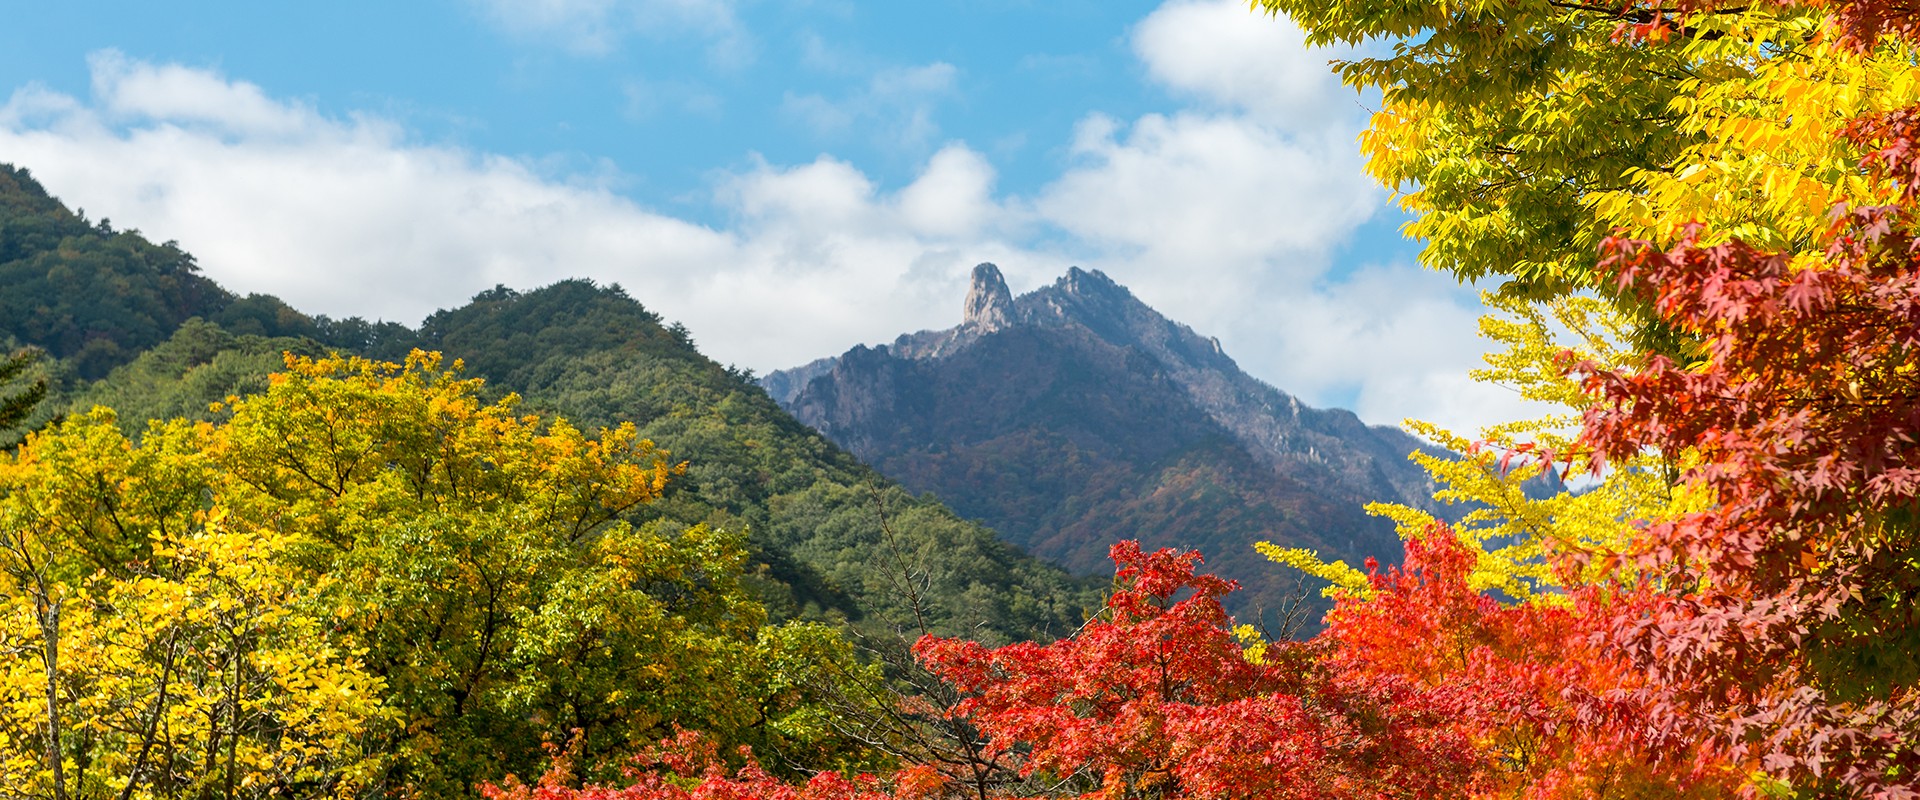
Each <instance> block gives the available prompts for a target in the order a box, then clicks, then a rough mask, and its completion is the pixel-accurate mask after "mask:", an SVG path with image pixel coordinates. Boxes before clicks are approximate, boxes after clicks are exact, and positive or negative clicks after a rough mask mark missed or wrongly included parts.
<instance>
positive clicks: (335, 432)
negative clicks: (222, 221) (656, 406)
mask: <svg viewBox="0 0 1920 800" xmlns="http://www.w3.org/2000/svg"><path fill="white" fill-rule="evenodd" d="M286 364H287V371H286V372H284V373H281V374H279V375H276V376H275V377H274V379H273V380H272V383H271V386H270V387H269V388H268V389H267V390H266V392H265V393H263V394H260V395H257V396H253V397H248V398H244V399H241V398H235V399H230V400H229V401H228V402H227V403H226V404H224V405H223V406H222V408H221V409H220V412H219V415H218V417H219V418H218V419H217V420H216V421H214V422H198V423H195V422H187V421H174V422H170V423H155V424H154V425H152V426H150V427H149V428H148V429H147V431H146V432H145V433H144V435H142V436H141V437H140V439H139V440H138V442H137V443H136V442H135V441H132V440H130V439H129V438H128V437H127V436H125V435H124V434H123V433H122V432H121V431H120V430H119V427H118V424H117V420H116V419H115V418H114V415H113V414H112V413H111V412H110V411H107V410H105V409H97V410H95V411H93V412H91V413H88V414H84V415H80V416H78V417H76V418H74V419H73V420H70V421H68V422H66V423H63V424H61V425H58V426H55V427H53V428H51V429H49V430H48V431H45V432H43V433H40V434H36V435H34V436H31V437H29V439H28V440H27V442H26V444H25V445H24V446H23V447H22V448H21V450H20V451H19V452H18V453H17V454H14V455H11V456H7V457H5V458H4V459H0V589H4V590H3V591H0V598H3V599H4V602H3V603H0V699H3V700H4V702H0V783H4V785H7V786H8V787H10V788H12V789H15V790H17V791H18V792H20V793H22V794H24V795H26V796H30V797H53V798H59V799H60V800H65V798H68V797H75V798H79V797H105V796H114V797H122V798H132V797H146V796H161V797H174V796H209V797H229V798H230V797H240V796H246V797H255V796H287V795H293V796H360V795H373V794H380V795H385V794H399V795H413V796H435V797H447V796H461V795H466V794H469V793H471V792H472V791H473V789H474V785H475V784H476V783H477V782H478V781H480V780H482V779H490V778H498V777H501V776H504V775H505V774H507V773H508V772H510V771H513V770H522V769H525V768H526V767H528V766H532V765H535V764H536V763H537V759H538V758H539V755H540V752H541V750H540V745H541V743H542V742H543V741H550V742H560V741H567V740H569V738H571V737H577V739H576V741H577V742H578V748H579V749H578V755H579V757H580V758H579V765H580V769H581V770H582V771H583V774H587V775H604V774H605V772H604V770H606V769H610V768H612V765H618V764H622V763H625V762H626V760H627V759H628V757H629V756H630V755H632V754H633V753H634V752H635V751H636V749H637V748H638V747H639V746H640V745H641V744H642V743H645V742H650V741H653V740H656V739H658V738H660V737H662V736H665V735H668V734H669V733H671V732H672V731H673V730H674V726H675V725H676V724H684V725H688V726H697V727H699V728H700V729H702V730H705V731H708V732H710V734H711V735H712V736H714V737H716V739H717V740H718V741H720V742H723V743H726V744H729V745H731V744H735V743H744V744H753V745H756V746H758V747H760V748H761V749H762V750H763V751H766V752H778V753H780V754H781V755H782V756H783V757H784V758H787V759H790V760H791V761H792V763H794V764H801V765H804V764H816V763H837V760H838V759H841V758H843V756H845V755H846V753H847V750H846V748H844V747H843V746H842V745H840V744H839V743H837V740H835V739H834V738H833V736H832V734H831V732H830V731H829V730H828V729H827V728H826V727H825V726H824V725H823V724H822V723H821V722H820V720H819V719H818V713H817V711H816V710H815V706H814V701H813V695H812V694H811V692H810V690H809V688H808V687H809V686H811V685H812V684H811V682H810V681H809V676H810V673H811V671H814V670H821V669H828V668H831V666H832V665H834V664H836V663H838V662H841V661H849V660H850V659H851V655H850V652H849V648H848V646H847V644H846V642H845V641H844V640H843V639H841V638H840V637H839V636H838V634H837V633H835V632H834V631H833V630H831V629H829V628H827V627H825V626H822V625H817V624H804V623H794V624H787V625H780V626H770V625H767V624H765V612H764V610H763V609H761V608H760V606H759V604H758V603H756V602H754V601H753V600H752V599H751V597H750V596H749V595H748V594H747V592H746V591H745V590H744V588H743V587H742V585H741V570H742V567H743V565H744V563H745V558H746V556H745V549H744V543H743V541H742V536H741V535H740V534H739V533H732V532H725V531H718V530H713V529H709V528H706V527H704V526H693V527H672V526H666V525H659V524H650V525H644V526H635V525H633V524H630V523H629V522H628V521H627V520H626V515H627V514H628V513H629V512H630V511H631V510H632V509H634V508H635V507H637V506H639V505H641V504H644V503H646V502H648V501H650V500H652V499H653V498H655V497H657V496H658V495H659V493H660V492H661V490H662V489H663V488H664V487H665V485H666V482H667V481H668V480H669V479H670V478H671V477H672V476H673V475H675V474H677V473H678V472H679V471H680V469H681V467H680V466H679V465H678V464H676V463H674V462H672V461H670V460H668V459H667V457H666V454H664V453H661V452H658V451H657V450H655V449H654V448H653V446H652V444H651V443H649V442H647V441H645V440H643V439H640V438H639V437H638V436H637V435H636V434H635V433H634V432H633V430H632V428H631V427H626V428H618V429H613V430H607V431H602V432H600V434H599V435H597V436H589V435H587V434H584V433H582V432H581V431H579V430H577V429H575V428H573V427H572V426H570V425H568V424H567V423H565V422H564V421H560V420H545V419H541V418H539V417H536V416H531V415H522V414H519V413H517V412H516V410H515V407H514V404H515V400H514V398H511V397H509V398H506V399H503V400H501V401H498V402H495V403H490V404H489V403H483V402H481V401H480V400H479V398H478V393H479V390H480V384H479V382H478V381H474V380H470V379H465V378H462V377H460V376H459V374H458V370H457V368H456V369H445V368H442V367H441V366H440V361H439V358H438V357H437V356H434V355H431V354H426V353H415V354H414V355H413V356H411V357H410V358H409V360H408V361H407V362H406V363H404V364H393V363H382V362H373V361H367V360H363V359H349V358H341V357H337V356H336V357H328V358H321V359H307V358H300V357H295V356H288V357H287V361H286ZM849 674H856V675H857V674H859V672H858V671H857V670H852V671H849Z"/></svg>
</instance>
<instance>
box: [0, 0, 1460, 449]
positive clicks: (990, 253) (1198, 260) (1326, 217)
mask: <svg viewBox="0 0 1920 800" xmlns="http://www.w3.org/2000/svg"><path fill="white" fill-rule="evenodd" d="M1169 7H1170V8H1174V7H1179V6H1169ZM1141 35H1142V36H1143V37H1144V35H1145V34H1141ZM93 67H94V77H95V80H94V86H93V93H92V96H90V97H87V98H76V97H72V96H67V95H63V94H60V93H56V92H52V91H49V90H46V89H43V88H36V87H27V88H24V89H21V90H19V91H16V92H15V93H14V94H13V95H12V97H11V98H10V99H9V100H8V101H7V102H6V104H5V105H4V106H0V153H5V154H6V158H8V159H9V160H12V161H15V162H16V163H19V164H21V165H24V166H27V167H30V168H31V169H32V170H33V171H34V172H35V174H36V175H38V176H39V177H40V178H41V180H42V181H43V182H44V183H45V184H46V185H47V186H48V187H49V189H50V190H52V191H53V192H55V193H56V194H58V195H60V196H61V197H62V198H63V199H65V200H66V201H67V202H68V203H69V204H71V205H78V206H84V207H86V208H88V209H89V210H91V211H92V212H93V213H94V214H95V215H96V216H111V217H112V218H113V219H114V220H115V221H116V222H117V223H118V224H119V225H121V226H122V227H137V228H139V229H141V230H143V231H145V232H146V233H147V234H148V235H149V236H151V237H153V238H155V239H159V240H167V239H175V240H178V241H180V242H181V244H182V246H184V247H185V248H186V249H188V250H189V251H191V252H193V253H195V254H196V256H198V257H199V259H200V263H201V264H202V266H203V268H204V269H205V270H206V272H207V273H208V274H209V275H210V276H211V277H213V278H215V279H216V280H219V281H220V282H221V283H223V284H225V285H227V286H228V287H230V288H232V289H235V290H238V291H242V292H271V293H274V294H278V295H280V296H282V297H283V298H285V299H287V300H289V301H290V302H292V303H293V304H294V305H296V306H297V307H299V308H302V309H305V310H308V311H311V312H315V313H325V314H330V315H334V316H350V315H361V316H367V317H378V318H386V319H394V320H400V321H403V322H407V323H413V322H416V321H418V320H419V319H421V318H422V317H423V316H425V315H426V314H427V313H430V312H431V311H433V310H435V309H437V308H442V307H450V306H454V305H458V304H460V303H462V302H464V301H465V299H466V298H468V297H470V296H471V295H472V294H474V293H475V292H477V291H480V290H482V289H486V288H488V287H491V286H493V285H495V284H497V283H504V284H506V285H508V286H513V287H518V288H530V287H534V286H539V285H544V284H546V283H550V282H552V281H554V280H557V279H560V278H563V277H570V276H585V277H591V278H594V279H596V280H600V281H602V282H618V283H621V284H622V285H624V286H626V287H627V288H628V290H629V291H630V292H631V293H632V294H633V295H634V296H635V297H637V298H639V299H640V300H641V301H642V302H643V303H646V304H647V305H648V306H649V307H650V308H653V309H654V310H656V311H658V312H660V313H662V314H663V315H664V316H666V317H667V318H669V319H674V320H679V321H682V322H685V323H686V324H687V325H688V326H689V327H690V328H691V329H692V330H693V332H694V335H695V337H696V338H697V339H698V340H699V342H700V343H701V346H702V349H703V350H704V351H705V352H707V353H708V354H710V355H712V356H713V357H715V358H716V359H719V360H721V361H723V362H733V363H739V364H742V365H744V366H749V367H753V368H755V369H759V370H763V371H764V370H768V369H775V368H780V367H785V366H791V365H793V364H798V363H802V362H804V361H808V360H811V359H813V358H817V357H819V356H822V355H828V354H832V353H837V352H840V351H841V350H844V349H845V348H847V347H848V346H851V345H853V344H855V343H860V342H868V343H872V342H882V341H887V340H890V339H892V338H893V337H894V336H895V335H897V334H899V333H901V332H905V331H911V330H918V329H923V328H937V327H945V326H948V325H952V324H954V323H955V322H957V321H958V318H959V306H960V301H961V298H962V296H963V295H964V293H965V288H966V286H965V281H966V278H967V275H968V273H969V271H970V268H971V267H972V265H973V264H975V263H977V262H980V261H993V262H996V263H998V264H1000V265H1001V267H1002V268H1003V270H1004V271H1005V272H1006V273H1007V276H1008V280H1009V282H1010V283H1011V284H1012V285H1013V287H1014V288H1015V290H1016V291H1019V290H1025V289H1030V288H1033V287H1035V286H1038V285H1040V284H1042V283H1046V282H1051V281H1052V280H1053V279H1054V278H1055V277H1057V276H1059V275H1060V274H1061V273H1062V272H1063V271H1064V270H1065V269H1066V267H1067V266H1069V265H1071V264H1079V265H1083V266H1087V267H1095V268H1100V269H1103V270H1105V271H1106V272H1107V273H1108V274H1110V275H1113V276H1114V277H1115V278H1116V279H1118V280H1120V281H1121V282H1122V283H1124V284H1127V285H1128V286H1130V287H1132V288H1133V289H1134V290H1135V292H1136V293H1137V294H1138V295H1139V296H1140V297H1141V298H1142V299H1144V300H1146V301H1147V302H1148V303H1150V304H1152V305H1154V306H1156V307H1158V308H1160V309H1161V310H1162V311H1164V312H1166V313H1167V314H1168V315H1169V316H1171V317H1173V318H1175V319H1179V320H1181V321H1183V322H1187V323H1189V324H1191V325H1193V326H1194V327H1195V328H1196V329H1198V330H1200V331H1202V332H1203V333H1208V334H1215V335H1219V336H1220V337H1221V338H1222V339H1223V340H1224V341H1225V343H1226V346H1227V349H1228V352H1229V353H1231V354H1232V355H1234V356H1235V357H1236V358H1237V359H1239V360H1240V361H1241V363H1242V364H1243V365H1245V366H1246V367H1247V368H1248V369H1249V371H1251V372H1253V373H1254V374H1256V375H1259V376H1261V377H1263V378H1266V379H1268V380H1270V381H1273V382H1274V383H1275V384H1276V385H1278V386H1281V387H1282V388H1285V389H1287V390H1289V391H1293V392H1296V393H1298V394H1301V395H1302V396H1303V397H1304V398H1305V399H1307V400H1308V401H1309V402H1314V403H1316V404H1325V403H1326V402H1327V401H1328V399H1329V398H1340V397H1355V398H1357V401H1358V405H1359V409H1358V410H1359V411H1360V412H1361V413H1362V415H1363V416H1364V417H1366V418H1367V419H1369V420H1372V421H1378V422H1389V421H1397V420H1398V419H1400V418H1401V417H1404V416H1421V417H1428V418H1435V419H1436V421H1441V422H1445V423H1450V424H1464V423H1472V422H1476V421H1482V420H1485V419H1488V418H1489V417H1488V416H1487V414H1488V413H1489V412H1488V409H1489V408H1492V407H1493V406H1492V405H1490V404H1491V403H1495V402H1497V401H1498V398H1494V399H1492V400H1489V399H1487V398H1486V397H1485V396H1483V395H1482V394H1475V393H1474V392H1473V391H1469V390H1466V389H1462V388H1461V387H1460V386H1458V385H1457V384H1459V383H1461V382H1462V378H1461V375H1462V373H1463V372H1464V370H1465V369H1466V368H1468V367H1470V366H1472V365H1473V364H1474V358H1475V356H1476V355H1477V353H1478V352H1480V349H1481V348H1480V346H1479V344H1478V343H1477V342H1476V341H1474V340H1473V339H1472V338H1471V337H1472V324H1471V319H1472V317H1473V315H1474V314H1475V313H1476V308H1475V303H1474V302H1473V300H1472V298H1471V297H1470V296H1466V295H1464V294H1463V293H1462V292H1460V291H1458V290H1457V289H1454V288H1453V287H1452V286H1451V283H1450V281H1446V280H1443V279H1440V278H1438V277H1437V276H1430V275H1424V274H1423V273H1419V272H1417V271H1416V270H1414V269H1413V268H1412V267H1410V266H1385V267H1379V268H1376V269H1373V270H1366V271H1362V272H1360V273H1358V274H1357V275H1354V276H1352V277H1349V278H1338V277H1334V276H1330V275H1329V274H1328V267H1329V265H1330V257H1329V250H1330V246H1331V245H1332V244H1333V243H1335V242H1339V241H1341V240H1342V239H1345V238H1349V237H1351V236H1352V235H1354V231H1355V230H1356V228H1357V226H1359V225H1360V224H1361V223H1362V222H1364V221H1365V220H1366V218H1367V217H1368V215H1369V213H1370V211H1371V209H1373V208H1374V207H1375V206H1376V205H1377V204H1378V203H1379V202H1380V196H1379V193H1378V192H1376V191H1375V190H1373V189H1372V188H1371V187H1370V185H1369V184H1368V183H1367V182H1366V180H1365V178H1364V177H1362V176H1361V175H1360V173H1359V170H1358V167H1357V164H1356V163H1355V156H1354V155H1353V154H1352V152H1351V150H1352V146H1351V143H1350V140H1346V139H1344V138H1343V137H1344V136H1346V135H1347V134H1346V133H1345V130H1346V127H1345V126H1347V125H1348V124H1349V122H1350V121H1349V120H1346V119H1344V118H1342V117H1341V116H1340V115H1339V114H1332V115H1330V116H1329V120H1330V121H1329V122H1328V123H1326V124H1325V125H1323V126H1322V127H1321V128H1319V129H1305V128H1300V127H1298V126H1294V127H1285V126H1282V125H1281V124H1279V123H1276V122H1274V121H1272V120H1271V119H1268V118H1265V117H1262V116H1259V115H1258V114H1255V113H1253V112H1251V111H1243V110H1235V109H1232V108H1227V107H1224V106H1221V107H1215V108H1210V109H1206V110H1189V111H1181V112H1177V113H1172V114H1164V115H1147V116H1143V117H1141V118H1138V119H1135V120H1132V121H1130V122H1120V121H1114V120H1109V119H1106V118H1102V117H1093V118H1089V119H1088V120H1086V121H1085V122H1084V123H1083V124H1082V125H1081V127H1080V130H1079V132H1078V134H1077V137H1076V139H1075V141H1074V142H1073V143H1072V145H1071V152H1072V154H1073V162H1072V164H1071V165H1070V166H1069V167H1068V168H1067V169H1066V170H1065V171H1064V172H1063V173H1062V174H1060V175H1059V176H1058V177H1057V178H1056V179H1054V180H1053V181H1051V182H1050V183H1049V184H1048V185H1046V186H1045V187H1044V188H1042V189H1041V190H1039V191H1038V192H1036V193H1035V194H1034V195H1033V196H1031V197H1018V196H1008V195H1005V194H1001V193H998V192H997V191H996V188H995V184H996V173H995V170H994V167H993V165H992V163H991V162H990V161H989V160H988V158H987V157H986V156H984V155H982V154H981V153H980V152H978V151H975V150H973V149H972V148H970V147H968V146H966V145H965V144H961V143H948V144H946V145H944V146H942V147H939V149H937V150H936V151H935V152H934V153H933V155H931V157H929V158H927V159H926V160H925V161H924V162H923V168H922V169H921V170H920V172H919V173H918V175H917V176H916V177H915V178H914V179H913V180H912V181H910V182H909V183H907V184H906V185H905V186H901V187H897V188H896V187H888V186H883V185H880V184H878V183H876V182H875V181H874V180H873V179H872V178H870V177H868V175H867V174H866V173H865V172H863V171H862V170H861V169H860V168H859V167H858V166H856V165H854V164H852V163H848V162H846V161H843V160H839V159H835V158H833V157H830V156H822V157H820V158H817V159H815V160H814V161H812V162H809V163H804V164H798V165H778V164H769V163H765V162H764V161H756V162H755V163H753V164H752V165H751V166H749V167H748V168H746V169H744V170H742V171H739V172H737V173H734V174H730V175H725V176H722V177H721V178H720V179H719V180H717V182H716V185H715V187H714V195H713V201H714V202H715V203H716V204H717V205H718V206H719V207H720V208H721V209H722V210H724V211H726V212H728V214H730V216H731V220H730V222H729V223H728V224H727V225H725V226H724V227H720V228H715V227H711V226H705V225H699V224H694V223H690V222H687V221H685V220H681V219H676V218H673V217H671V216H667V215H664V214H661V213H659V212H656V211H653V210H650V209H647V208H644V207H642V206H640V205H638V204H636V203H634V202H632V201H631V200H628V199H626V198H624V197H621V196H620V195H618V194H616V193H615V192H614V191H612V190H611V189H610V188H609V187H608V181H610V180H612V179H602V180H596V179H595V178H594V177H593V175H592V174H590V173H589V174H586V175H581V174H573V175H569V176H564V177H561V178H555V177H553V176H552V174H551V169H550V168H545V167H544V166H543V165H541V164H539V163H535V162H529V161H525V160H520V159H510V158H503V157H498V156H491V155H487V154H484V153H476V152H473V151H470V150H465V149H461V148H456V147H446V146H435V145H430V144H421V143H419V142H417V141H415V140H413V139H411V138H410V137H409V136H408V135H407V132H406V131H405V130H403V129H402V128H401V126H399V125H396V124H394V123H392V122H389V121H386V120H383V119H381V118H379V117H377V116H373V115H357V116H350V117H345V118H342V117H335V116H329V115H326V114H323V113H321V112H319V111H316V110H314V109H313V108H311V107H309V106H308V105H306V104H303V103H300V102H293V101H287V100H284V99H276V98H274V97H271V96H269V95H268V94H267V93H266V92H265V91H264V90H262V89H261V88H260V87H258V86H254V85H252V84H248V83H245V82H241V81H235V80H232V79H229V78H227V77H224V76H222V75H220V74H218V73H216V72H213V71H210V70H204V69H195V68H189V67H181V66H178V65H155V64H148V63H143V62H136V61H130V60H128V59H126V58H123V57H120V56H117V55H114V54H111V53H109V54H103V55H101V56H99V57H97V58H96V59H94V63H93ZM954 74H955V73H954V71H953V68H952V67H951V66H946V65H938V64H936V65H928V66H927V67H922V68H917V69H915V70H907V71H901V72H899V73H897V74H892V75H889V76H886V77H885V79H884V80H882V79H880V78H875V79H874V80H873V81H871V82H870V83H869V85H868V87H867V92H868V93H870V94H872V95H874V96H876V97H881V96H897V97H924V96H926V95H928V94H929V93H932V94H938V93H939V92H941V91H946V90H947V89H948V88H949V87H951V85H952V82H953V80H954ZM1443 284H1445V285H1443Z"/></svg>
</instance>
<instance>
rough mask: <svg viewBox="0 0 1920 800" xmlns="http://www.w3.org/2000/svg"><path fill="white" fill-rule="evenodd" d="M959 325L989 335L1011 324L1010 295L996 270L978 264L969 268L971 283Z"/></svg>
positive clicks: (1005, 283)
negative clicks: (971, 268) (971, 271)
mask: <svg viewBox="0 0 1920 800" xmlns="http://www.w3.org/2000/svg"><path fill="white" fill-rule="evenodd" d="M961 314H962V315H961V325H964V326H966V327H969V328H973V329H975V330H977V331H979V332H980V333H992V332H994V331H997V330H1002V329H1004V328H1006V327H1008V326H1010V325H1012V324H1013V292H1011V291H1009V290H1008V289H1007V279H1006V278H1005V277H1003V276H1001V274H1000V268H999V267H996V266H994V265H993V264H991V263H985V262H983V263H981V264H979V265H978V266H975V267H974V268H973V284H972V285H971V286H969V287H968V288H967V301H966V306H965V307H964V308H963V309H962V310H961Z"/></svg>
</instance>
